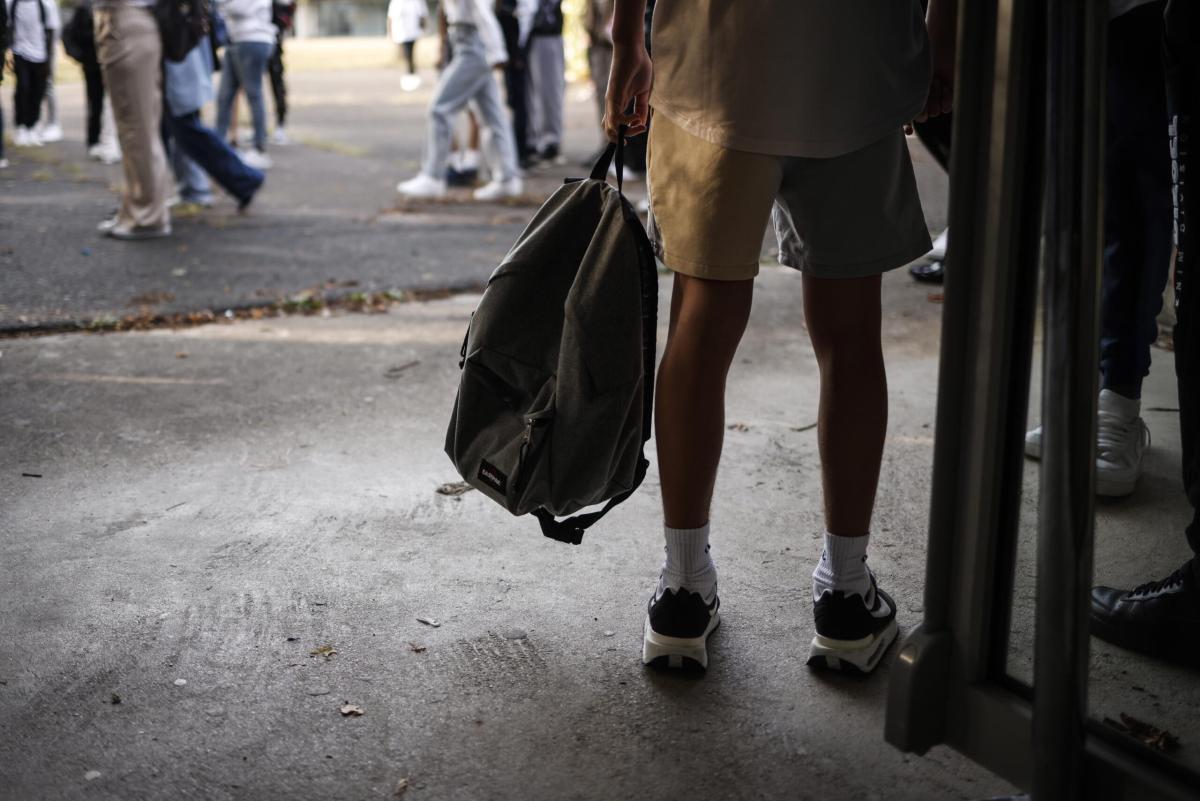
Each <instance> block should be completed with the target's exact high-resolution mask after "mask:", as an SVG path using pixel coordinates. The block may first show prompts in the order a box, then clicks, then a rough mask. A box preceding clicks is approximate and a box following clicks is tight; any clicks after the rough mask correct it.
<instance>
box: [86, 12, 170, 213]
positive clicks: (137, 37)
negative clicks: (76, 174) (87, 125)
mask: <svg viewBox="0 0 1200 801" xmlns="http://www.w3.org/2000/svg"><path fill="white" fill-rule="evenodd" d="M95 20H96V52H97V55H98V56H99V58H100V67H101V68H102V69H103V71H104V86H105V88H106V89H107V90H108V93H109V96H110V97H111V98H112V110H113V116H114V117H115V118H116V122H117V138H118V139H120V142H121V155H122V158H121V166H122V168H123V169H124V172H125V185H124V187H123V189H122V192H121V206H120V209H119V210H118V211H117V219H118V222H119V223H120V224H121V225H134V226H154V227H157V226H161V225H165V224H166V223H168V222H170V214H169V212H168V211H167V197H168V195H169V190H170V184H169V181H170V174H169V173H168V171H167V159H166V154H165V153H164V151H163V144H162V134H161V132H160V129H159V126H160V124H161V118H162V103H163V101H162V39H160V38H159V33H158V25H157V23H156V22H155V21H154V16H153V15H152V14H151V13H150V10H149V9H147V8H141V7H138V6H130V5H119V6H115V7H113V8H97V9H96V11H95Z"/></svg>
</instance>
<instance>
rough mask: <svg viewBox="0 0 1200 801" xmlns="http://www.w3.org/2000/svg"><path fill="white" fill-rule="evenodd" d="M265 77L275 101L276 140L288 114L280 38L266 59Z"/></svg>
mask: <svg viewBox="0 0 1200 801" xmlns="http://www.w3.org/2000/svg"><path fill="white" fill-rule="evenodd" d="M267 75H268V76H270V79H271V96H272V97H273V98H274V100H275V132H276V138H277V139H278V138H280V137H279V136H278V134H279V132H280V131H282V130H283V129H284V127H285V126H286V125H287V114H288V103H287V83H286V82H285V81H284V77H283V37H282V36H280V37H279V38H278V39H277V40H276V42H275V48H274V49H273V50H272V51H271V57H270V58H269V59H267ZM277 144H279V143H277Z"/></svg>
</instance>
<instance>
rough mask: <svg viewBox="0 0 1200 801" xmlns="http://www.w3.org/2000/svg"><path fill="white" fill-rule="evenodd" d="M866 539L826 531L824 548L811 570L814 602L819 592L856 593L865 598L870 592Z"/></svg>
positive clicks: (820, 593)
mask: <svg viewBox="0 0 1200 801" xmlns="http://www.w3.org/2000/svg"><path fill="white" fill-rule="evenodd" d="M868 539H869V537H867V536H863V537H839V536H837V535H836V534H830V533H829V532H825V549H824V550H823V551H821V561H820V562H818V563H817V569H816V570H814V571H813V574H812V577H813V599H814V600H816V599H818V598H820V597H821V595H822V593H825V592H832V591H834V590H841V591H842V592H844V593H846V594H847V595H853V594H854V593H858V594H859V595H861V596H862V597H863V598H864V599H866V597H867V593H868V592H869V591H870V589H871V573H870V571H869V570H867V540H868Z"/></svg>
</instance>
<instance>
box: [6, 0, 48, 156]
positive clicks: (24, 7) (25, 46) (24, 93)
mask: <svg viewBox="0 0 1200 801" xmlns="http://www.w3.org/2000/svg"><path fill="white" fill-rule="evenodd" d="M7 6H8V8H7V10H8V26H9V30H10V31H11V34H10V36H11V37H12V39H11V45H10V46H11V49H12V54H13V72H15V73H16V75H17V91H16V103H15V105H16V107H17V131H16V134H15V135H14V136H13V143H14V144H16V145H17V147H40V146H41V145H42V137H41V133H40V132H39V131H38V127H37V124H38V118H39V117H40V116H41V109H42V100H43V98H45V96H46V82H47V81H48V80H49V79H50V54H51V48H52V47H53V46H54V42H55V39H56V38H57V34H58V29H59V21H58V5H57V4H56V3H54V2H53V0H7Z"/></svg>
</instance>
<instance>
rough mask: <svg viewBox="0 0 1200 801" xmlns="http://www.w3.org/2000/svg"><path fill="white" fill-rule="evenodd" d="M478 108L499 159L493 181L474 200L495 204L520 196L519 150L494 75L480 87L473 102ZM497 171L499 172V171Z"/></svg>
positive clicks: (477, 192)
mask: <svg viewBox="0 0 1200 801" xmlns="http://www.w3.org/2000/svg"><path fill="white" fill-rule="evenodd" d="M472 100H473V102H474V103H475V107H476V108H477V109H478V110H479V116H480V117H481V118H482V122H483V124H484V125H485V126H486V127H487V129H488V131H489V132H490V133H491V146H492V150H493V151H494V152H495V154H496V156H497V158H498V159H499V162H500V163H499V164H498V165H494V167H493V174H492V181H491V183H490V184H489V185H488V186H484V187H481V188H480V189H479V190H477V191H476V193H475V197H476V198H477V199H480V200H492V199H495V198H496V197H500V196H513V195H518V194H520V193H521V191H522V190H523V189H524V186H523V185H522V182H521V170H520V166H519V165H518V163H517V147H516V143H515V141H514V139H513V129H512V124H511V123H510V122H509V119H508V113H507V112H506V111H505V109H504V103H503V102H501V100H500V87H499V86H497V85H496V81H495V79H494V78H493V77H492V75H491V73H490V72H489V74H488V75H487V77H486V79H485V80H484V81H482V82H481V83H480V86H479V90H478V92H476V94H475V96H474V98H472ZM496 167H498V168H499V169H498V170H497V169H496Z"/></svg>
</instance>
